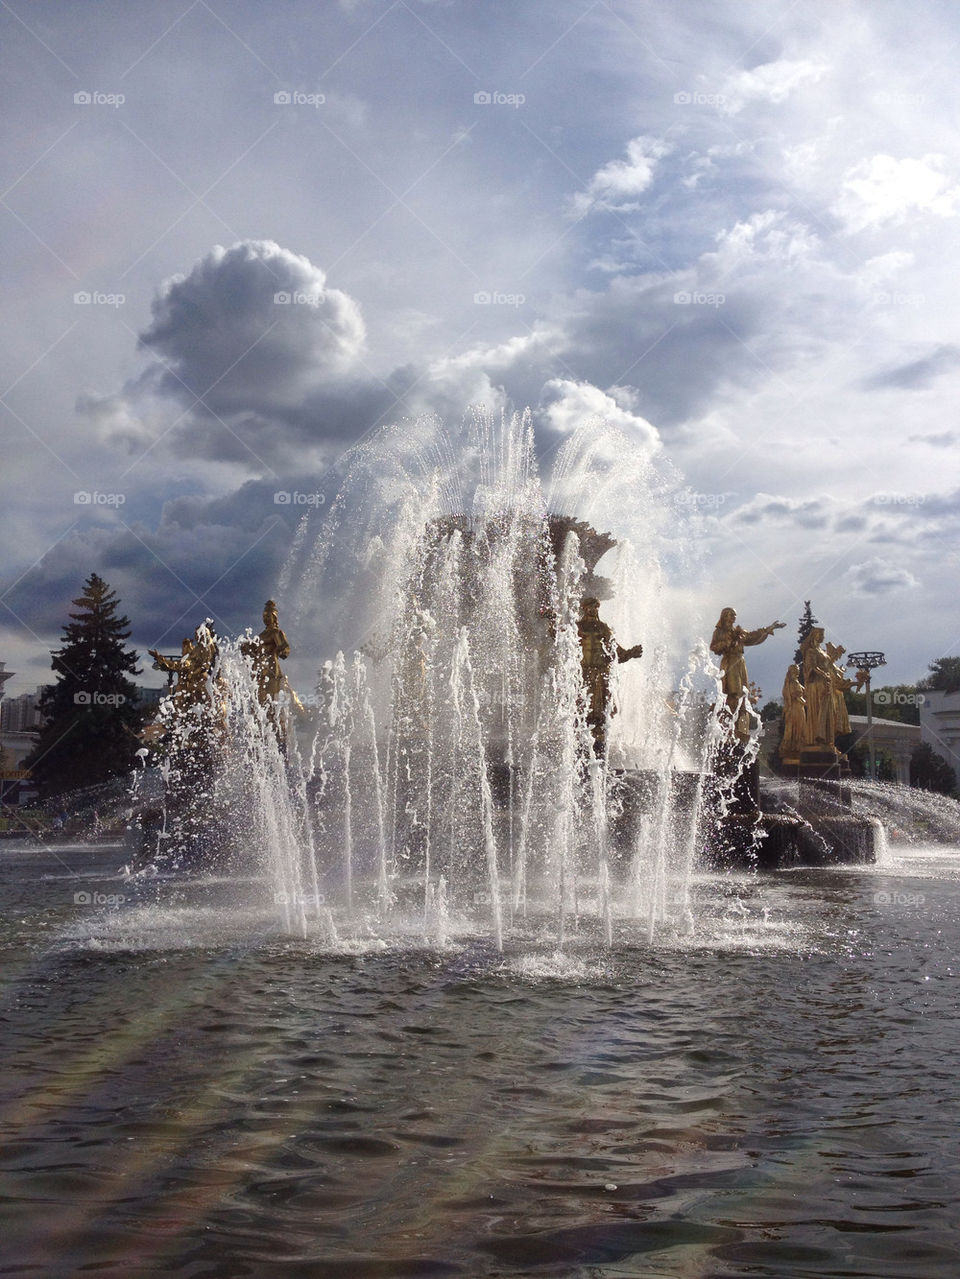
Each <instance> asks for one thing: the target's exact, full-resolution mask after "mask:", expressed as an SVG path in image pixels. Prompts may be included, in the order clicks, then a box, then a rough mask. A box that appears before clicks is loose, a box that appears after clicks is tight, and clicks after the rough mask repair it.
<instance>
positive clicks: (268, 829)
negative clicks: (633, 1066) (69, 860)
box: [140, 414, 872, 948]
mask: <svg viewBox="0 0 960 1279" xmlns="http://www.w3.org/2000/svg"><path fill="white" fill-rule="evenodd" d="M665 486H666V481H665V480H664V478H663V476H662V475H661V474H660V473H659V472H658V471H657V469H656V468H655V467H654V466H653V464H652V462H651V459H650V458H649V456H648V455H647V454H645V453H644V452H643V451H641V450H639V449H638V448H637V447H636V445H632V444H631V443H630V442H629V441H628V440H626V439H625V438H624V437H623V436H622V435H620V434H619V433H615V432H613V431H612V430H611V428H609V427H606V426H604V425H603V424H591V425H589V426H586V427H583V428H581V429H580V430H579V431H578V432H576V433H575V434H574V435H573V436H572V437H571V438H569V439H568V440H567V441H566V442H565V443H564V444H563V446H562V447H561V449H560V450H559V453H558V456H557V461H556V465H555V467H554V474H553V481H552V484H551V485H550V487H549V488H547V489H544V487H543V486H542V485H541V482H540V479H539V474H538V465H537V459H536V455H535V452H534V441H533V429H532V424H531V419H530V416H529V414H525V415H515V416H513V417H512V418H507V417H503V418H502V419H501V420H500V421H494V420H493V419H491V418H489V417H488V416H486V415H484V414H476V415H475V416H474V418H473V420H472V421H470V422H468V423H467V425H466V426H465V428H464V431H463V433H462V435H461V436H460V438H458V439H456V440H455V439H454V438H453V437H452V436H451V435H450V434H449V433H447V432H446V431H445V430H444V429H443V428H442V427H441V426H440V425H439V424H438V423H436V422H434V421H432V420H427V421H423V422H420V423H417V424H414V425H413V426H411V427H409V428H408V429H407V431H406V433H401V431H400V429H399V428H396V427H394V428H388V429H386V430H384V431H382V432H380V433H379V434H378V435H377V436H375V437H374V438H373V439H372V440H371V441H369V442H368V443H367V444H365V445H363V446H361V447H360V448H358V449H357V450H355V451H354V453H353V455H352V456H351V458H350V465H349V468H348V470H347V474H346V476H345V479H344V482H343V484H342V485H341V488H340V491H339V493H338V494H337V497H336V499H335V500H334V502H333V503H332V505H331V508H330V510H329V511H328V512H326V513H325V518H323V519H319V518H317V517H315V516H314V517H311V516H306V517H304V521H303V522H302V524H301V526H300V528H299V530H298V533H297V536H296V539H295V542H294V546H293V549H292V551H291V555H290V558H289V560H288V563H287V565H286V567H285V569H284V572H283V575H282V578H281V582H280V588H281V589H280V597H281V598H282V599H283V600H284V601H285V603H284V613H285V615H287V616H288V617H290V616H292V618H293V622H292V625H293V627H294V628H295V629H294V632H293V633H294V634H296V635H299V636H301V637H302V636H304V635H312V636H317V637H319V643H318V647H319V648H320V650H321V651H322V650H323V649H326V651H327V652H328V653H330V654H331V656H329V657H328V658H327V659H326V660H325V661H323V662H322V664H321V666H320V669H319V672H318V675H317V678H316V683H315V686H314V688H313V690H312V692H311V693H309V694H308V695H306V696H304V697H303V698H302V699H301V698H299V697H298V696H297V695H296V694H295V693H294V692H293V689H292V687H291V685H290V683H289V681H288V679H287V678H286V675H285V674H284V672H283V670H282V668H281V662H285V661H287V659H288V658H290V656H291V645H290V643H289V641H288V640H287V637H286V634H285V633H284V631H282V630H281V629H280V625H279V613H278V608H277V605H276V603H274V601H272V600H270V601H268V602H267V605H266V607H265V609H264V615H263V616H264V629H263V630H262V631H261V632H260V634H259V635H256V636H254V635H252V634H251V633H249V632H248V633H247V635H246V636H245V637H242V638H241V639H240V640H239V641H236V642H231V641H226V640H223V639H219V638H217V637H214V635H213V634H212V631H211V629H210V628H209V625H204V626H203V627H200V628H198V630H197V633H196V635H195V637H194V640H193V641H190V640H187V641H184V653H183V655H182V657H181V658H179V659H165V661H164V664H165V666H166V668H167V669H172V670H176V671H177V673H178V676H179V683H178V685H177V689H176V691H175V692H174V694H173V696H172V697H171V698H170V699H169V700H168V702H167V703H166V706H165V708H164V711H163V716H162V718H163V720H164V724H165V733H164V737H163V742H164V745H163V749H162V751H161V756H162V762H161V768H162V771H163V774H164V779H165V782H166V794H167V801H166V803H165V804H164V805H161V807H160V810H159V812H155V814H154V818H153V822H152V825H151V824H150V823H144V825H145V826H146V827H147V828H148V829H147V836H148V838H145V848H144V849H143V850H142V852H141V857H140V864H141V865H150V866H155V865H157V864H166V865H167V866H171V867H174V868H180V867H183V866H188V865H190V864H196V863H197V862H198V861H199V862H202V863H204V864H210V863H211V862H216V863H218V864H220V865H222V866H223V867H225V868H228V869H233V870H237V869H244V870H247V871H250V872H251V873H253V874H254V875H255V876H259V877H260V879H261V881H264V882H266V883H267V885H268V889H269V891H270V892H271V893H272V895H273V900H274V904H275V905H276V906H277V907H279V908H280V911H281V914H282V919H283V927H284V929H285V930H286V931H291V932H294V933H300V934H302V935H307V934H308V933H310V932H312V931H317V930H320V931H321V932H322V933H324V934H325V935H329V936H337V935H340V934H342V935H344V936H350V935H352V934H354V933H361V934H364V935H367V936H374V937H378V938H382V937H384V936H393V935H397V934H400V935H417V936H421V937H424V938H427V939H433V940H441V941H442V940H444V939H445V938H446V937H447V936H448V935H450V933H451V931H458V930H460V931H462V930H466V931H469V932H472V933H474V934H476V933H480V934H481V935H485V936H488V937H490V938H491V939H492V941H493V942H494V944H495V945H496V946H497V947H498V948H502V947H503V944H504V938H505V936H507V935H508V934H510V933H511V932H512V931H515V930H518V929H521V930H522V929H535V930H540V931H542V930H543V929H546V930H547V931H549V932H550V933H551V934H552V935H553V936H554V938H555V941H556V944H557V945H558V946H562V945H563V944H564V941H565V939H566V938H567V937H568V935H569V934H570V933H571V931H576V930H578V929H581V928H587V929H590V928H593V929H597V930H599V932H600V933H601V934H602V936H603V937H604V938H605V940H606V942H607V944H611V943H612V941H613V939H614V936H615V933H616V932H617V930H627V931H628V932H633V933H639V934H640V935H643V936H645V937H647V938H650V939H652V938H653V937H654V936H655V935H657V933H658V932H661V931H664V930H665V931H667V932H670V931H674V932H675V931H677V930H679V931H681V932H683V931H685V930H689V929H690V928H692V927H693V923H694V912H693V904H692V900H693V899H692V894H691V883H692V879H693V876H694V874H695V872H696V871H697V870H698V869H702V868H707V869H709V868H714V869H717V868H721V869H726V868H730V867H746V868H750V867H753V868H758V867H768V866H777V865H782V864H789V863H792V862H796V861H801V860H804V858H807V859H808V860H809V859H811V858H812V859H813V860H817V858H819V859H820V860H831V856H832V857H833V860H838V859H839V860H844V859H845V857H846V853H845V851H844V849H843V848H842V847H840V845H841V844H842V842H843V841H842V840H841V839H839V837H838V836H837V834H836V830H840V829H841V828H842V831H843V834H844V838H847V837H848V836H849V830H850V828H852V827H853V826H856V828H857V831H858V832H859V833H860V835H859V836H858V837H859V838H860V843H859V844H858V845H857V849H856V850H855V851H856V859H860V860H863V859H869V855H870V854H871V852H872V836H871V837H870V838H866V837H863V836H862V832H863V831H864V830H870V829H872V828H871V827H870V824H869V823H868V822H866V821H865V820H864V819H863V818H860V817H855V816H853V815H852V814H849V813H846V812H844V813H842V814H841V815H840V816H839V817H838V816H837V815H836V814H835V813H833V812H832V811H829V812H828V811H823V812H820V813H819V821H818V822H816V823H814V824H815V825H817V827H818V829H819V830H820V832H821V835H820V836H811V834H810V831H811V821H812V818H813V814H812V811H811V809H812V806H811V804H810V802H809V788H807V789H806V790H805V791H804V799H805V801H806V802H805V804H800V803H799V802H798V803H795V804H793V805H791V804H790V803H789V802H787V800H786V799H785V798H784V797H783V796H782V795H781V796H779V797H776V798H775V799H774V800H773V801H772V802H770V803H766V801H765V802H764V804H763V805H762V804H761V798H760V793H759V789H758V784H757V776H756V764H755V757H756V751H757V737H756V721H755V717H754V716H753V714H752V708H751V707H750V703H749V681H748V679H747V675H746V667H745V664H744V660H743V647H744V645H750V644H758V643H761V642H763V640H765V639H766V638H767V637H768V636H769V635H771V634H772V633H773V632H774V631H775V630H776V629H779V627H780V626H781V625H782V624H781V623H773V624H772V625H771V626H768V627H765V628H762V629H761V630H758V631H744V630H743V629H742V628H740V627H738V626H736V625H735V622H736V614H735V613H734V610H733V609H729V608H727V609H724V610H723V613H722V614H721V618H720V622H719V623H718V625H717V628H716V630H715V632H714V635H713V640H712V642H711V645H710V650H708V649H707V647H706V646H705V645H703V644H700V645H698V646H697V648H695V649H694V651H693V652H691V653H690V654H689V656H688V659H687V663H686V671H685V673H684V674H683V676H682V678H681V679H680V685H679V690H678V692H677V693H676V694H675V695H674V696H672V697H667V696H665V692H664V690H665V688H668V687H669V684H668V682H667V681H668V679H669V678H670V667H669V661H670V659H671V657H674V658H675V655H676V654H677V652H678V640H677V637H676V636H675V635H673V634H671V631H670V627H669V624H668V621H667V617H666V613H667V610H666V609H665V608H664V606H663V574H662V567H661V565H662V558H663V547H664V545H665V543H666V542H667V541H668V540H669V537H670V535H671V534H673V535H674V536H675V533H676V530H675V529H674V528H672V527H670V526H669V525H668V524H667V523H666V512H667V511H669V509H670V508H669V505H668V504H667V503H665V502H663V500H662V497H663V492H664V489H665ZM674 510H676V504H674ZM601 520H604V521H606V522H607V523H608V524H611V525H612V526H613V529H612V531H611V529H610V528H609V527H608V528H606V529H603V530H598V528H597V527H595V526H594V523H593V522H591V521H594V522H596V523H597V524H600V523H601ZM601 567H603V568H605V571H606V573H607V575H606V576H604V575H603V574H601V573H600V571H599V570H600V568H601ZM331 601H335V602H336V603H335V607H333V606H331ZM601 609H603V611H604V613H605V614H606V615H607V616H606V617H601V615H600V611H601ZM608 618H609V620H608ZM641 636H642V639H643V644H642V645H641V644H640V643H637V642H636V641H637V640H638V639H639V638H641ZM618 637H620V638H623V639H626V640H630V641H634V642H633V643H632V645H630V646H628V647H624V646H623V645H622V644H621V643H620V642H619V638H618ZM713 654H716V655H717V656H720V657H721V658H722V662H721V665H720V666H719V667H718V666H717V665H716V663H715V662H714V658H713ZM634 659H641V660H634ZM816 745H817V749H818V750H820V751H821V753H822V751H823V750H824V749H825V747H824V744H823V743H822V742H817V744H816ZM831 760H832V762H833V763H834V764H836V755H835V754H833V755H831ZM817 793H818V794H819V793H820V792H817ZM764 807H766V809H767V811H763V810H764ZM828 827H831V828H835V829H834V830H833V833H832V834H828V837H827V839H824V838H823V837H822V832H823V830H824V829H826V828H828ZM868 846H869V847H868ZM824 847H826V848H828V849H830V850H832V854H831V855H830V856H828V855H825V854H823V851H822V850H823V848H824ZM811 850H812V851H811ZM251 859H252V860H251ZM846 859H849V858H846Z"/></svg>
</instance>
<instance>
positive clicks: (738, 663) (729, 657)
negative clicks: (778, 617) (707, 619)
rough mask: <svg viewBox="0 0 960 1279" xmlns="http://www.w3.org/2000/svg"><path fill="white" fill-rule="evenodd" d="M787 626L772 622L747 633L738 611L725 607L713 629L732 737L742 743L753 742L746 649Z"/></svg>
mask: <svg viewBox="0 0 960 1279" xmlns="http://www.w3.org/2000/svg"><path fill="white" fill-rule="evenodd" d="M784 625H785V623H783V622H771V623H770V625H769V626H761V627H760V628H759V629H758V630H755V631H745V630H744V629H743V627H742V626H738V625H737V612H736V609H733V608H725V609H723V611H722V612H721V614H720V620H719V621H718V622H717V624H716V626H715V627H714V628H713V638H712V639H711V640H710V652H711V653H716V654H717V656H718V657H719V658H720V675H721V680H722V684H723V696H724V701H725V702H726V705H727V710H728V711H729V713H730V717H731V720H732V723H733V735H734V737H735V738H736V739H737V741H739V742H747V741H749V739H750V712H749V711H748V710H747V705H748V701H749V688H750V681H749V677H748V675H747V663H746V661H745V659H744V656H743V650H744V649H745V648H751V647H753V646H754V645H756V644H762V643H763V641H764V640H765V639H768V638H769V637H770V636H771V635H772V634H773V632H774V631H779V630H782V628H783V626H784Z"/></svg>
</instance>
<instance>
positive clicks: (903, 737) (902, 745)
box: [758, 695, 960, 786]
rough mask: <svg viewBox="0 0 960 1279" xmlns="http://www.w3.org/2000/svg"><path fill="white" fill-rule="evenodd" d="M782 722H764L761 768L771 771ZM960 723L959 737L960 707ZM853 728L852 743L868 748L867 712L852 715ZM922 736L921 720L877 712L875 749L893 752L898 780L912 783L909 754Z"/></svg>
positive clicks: (959, 720) (874, 718) (878, 751)
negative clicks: (911, 721) (910, 720)
mask: <svg viewBox="0 0 960 1279" xmlns="http://www.w3.org/2000/svg"><path fill="white" fill-rule="evenodd" d="M958 696H960V695H958ZM921 714H922V712H921ZM781 723H782V721H781V720H780V719H771V720H768V721H767V722H766V723H765V724H764V726H763V733H762V736H761V738H760V754H759V757H758V758H759V761H760V768H761V771H762V772H767V771H769V767H770V765H769V759H770V756H771V754H772V753H773V751H774V749H775V748H776V746H777V743H778V742H779V741H780V726H781ZM957 724H958V727H957V735H958V740H960V709H958V712H957ZM850 729H851V731H852V732H853V742H852V743H851V745H852V746H861V747H863V749H864V750H868V749H869V741H870V739H869V738H868V737H867V717H866V715H851V716H850ZM920 740H921V739H920V725H919V724H901V723H900V721H899V720H893V719H880V718H879V717H878V716H876V715H874V717H873V749H874V750H875V751H876V753H877V755H879V754H880V753H881V751H882V752H884V753H885V754H887V755H889V756H890V758H891V760H892V761H893V766H894V769H895V770H896V774H897V781H898V782H899V783H900V784H901V785H902V786H909V785H910V757H911V756H912V754H913V752H914V751H915V750H916V749H917V747H918V746H919V745H920ZM935 749H936V748H935ZM940 753H941V754H943V753H944V752H943V751H941V752H940Z"/></svg>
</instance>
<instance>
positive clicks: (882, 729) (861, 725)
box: [850, 715, 920, 786]
mask: <svg viewBox="0 0 960 1279" xmlns="http://www.w3.org/2000/svg"><path fill="white" fill-rule="evenodd" d="M850 728H851V730H852V731H853V738H854V740H853V745H854V746H860V747H861V748H862V749H863V750H865V751H869V749H870V738H869V737H868V736H867V717H866V715H851V716H850ZM919 745H920V725H919V724H901V723H900V721H899V720H895V719H880V718H879V717H878V716H876V715H874V717H873V749H874V750H875V751H876V753H877V755H879V754H880V752H881V751H883V752H884V753H885V754H887V755H889V756H890V758H891V760H892V761H893V767H894V769H895V770H896V774H897V777H896V780H897V781H898V782H899V783H900V785H901V786H909V785H910V757H911V756H912V755H913V752H914V751H915V750H916V749H917V747H918V746H919Z"/></svg>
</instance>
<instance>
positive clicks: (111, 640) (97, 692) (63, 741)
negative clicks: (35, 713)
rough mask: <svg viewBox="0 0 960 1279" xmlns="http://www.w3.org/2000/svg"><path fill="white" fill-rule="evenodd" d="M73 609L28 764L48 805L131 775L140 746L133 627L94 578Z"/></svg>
mask: <svg viewBox="0 0 960 1279" xmlns="http://www.w3.org/2000/svg"><path fill="white" fill-rule="evenodd" d="M73 603H74V604H75V605H76V606H77V608H78V610H79V611H78V612H76V613H71V614H70V617H71V619H72V620H71V621H70V622H68V623H67V624H66V625H65V626H64V628H63V636H62V644H63V647H62V648H59V649H57V650H56V651H55V652H53V653H52V654H51V658H52V660H51V666H52V667H53V669H54V671H55V672H56V674H57V677H58V678H57V682H56V683H55V684H51V685H49V686H48V687H47V688H46V689H45V690H44V692H43V696H42V697H41V699H40V709H41V711H42V712H43V714H44V716H45V722H44V725H43V728H42V729H41V731H40V738H39V741H38V742H37V745H36V748H35V749H34V751H33V753H32V754H31V755H30V757H29V758H28V759H27V760H25V761H24V765H25V767H27V768H29V769H30V770H31V771H32V773H33V776H34V779H35V780H36V781H37V783H38V785H39V788H40V793H41V796H42V797H43V798H47V797H48V796H50V795H56V794H58V793H60V792H61V791H70V790H76V789H77V788H78V787H82V786H93V785H96V784H97V783H99V782H103V781H106V780H107V778H109V777H114V776H116V775H117V774H123V773H126V772H129V771H130V769H131V768H132V767H133V764H134V758H135V755H136V752H137V750H138V748H139V746H140V742H139V740H138V738H137V731H138V730H139V729H140V727H141V724H142V719H143V716H142V712H141V711H139V710H138V709H137V705H136V687H135V685H134V684H133V682H132V681H131V680H129V679H127V678H126V676H127V675H138V674H139V673H140V672H139V671H138V670H137V657H136V653H134V652H133V650H132V649H127V648H125V647H124V643H123V641H124V640H126V639H129V637H130V630H129V626H130V622H129V619H128V618H126V617H118V616H117V604H118V600H117V597H116V594H115V593H114V592H113V591H112V590H111V589H110V587H109V586H108V585H107V583H106V582H105V581H104V580H103V579H102V578H101V577H98V576H97V574H96V573H91V575H90V577H89V578H88V579H87V581H86V582H85V584H84V587H83V594H82V595H81V596H80V598H79V599H75V600H74V601H73Z"/></svg>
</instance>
